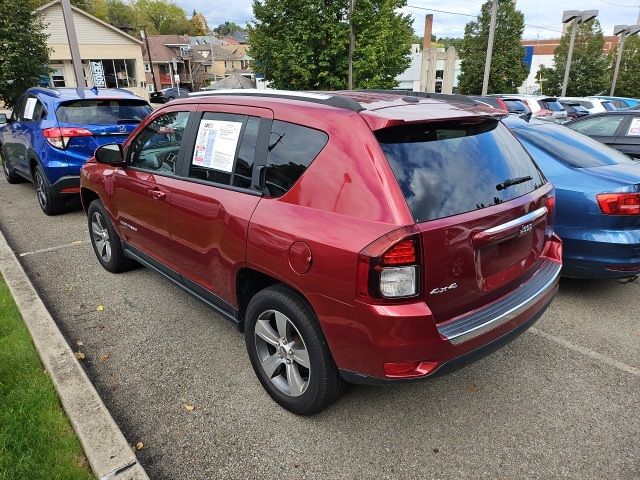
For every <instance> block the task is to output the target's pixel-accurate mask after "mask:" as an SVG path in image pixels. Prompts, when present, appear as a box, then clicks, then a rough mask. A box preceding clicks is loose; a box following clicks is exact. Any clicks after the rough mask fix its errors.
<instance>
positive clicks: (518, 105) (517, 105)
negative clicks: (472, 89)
mask: <svg viewBox="0 0 640 480" xmlns="http://www.w3.org/2000/svg"><path fill="white" fill-rule="evenodd" d="M470 98H472V99H473V100H475V101H477V102H481V103H484V104H485V105H488V106H490V107H493V108H497V109H499V110H506V111H507V112H509V113H516V114H518V115H526V114H528V113H531V110H530V109H529V107H527V106H526V105H525V104H524V103H522V102H521V101H520V100H518V99H515V98H501V97H491V96H484V97H483V96H481V95H472V96H470Z"/></svg>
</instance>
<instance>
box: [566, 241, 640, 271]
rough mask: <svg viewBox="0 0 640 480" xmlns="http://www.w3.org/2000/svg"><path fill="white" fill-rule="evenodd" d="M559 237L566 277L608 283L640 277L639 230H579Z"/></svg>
mask: <svg viewBox="0 0 640 480" xmlns="http://www.w3.org/2000/svg"><path fill="white" fill-rule="evenodd" d="M558 233H559V234H560V235H561V237H562V240H563V244H564V255H563V268H562V275H563V276H566V277H573V278H585V279H607V278H623V277H629V276H631V275H637V274H638V273H640V230H638V229H635V230H633V229H630V230H619V231H600V232H583V231H582V230H580V231H578V232H576V233H575V234H573V235H572V233H573V232H572V231H566V232H558ZM572 237H577V238H572ZM585 238H587V239H586V240H585Z"/></svg>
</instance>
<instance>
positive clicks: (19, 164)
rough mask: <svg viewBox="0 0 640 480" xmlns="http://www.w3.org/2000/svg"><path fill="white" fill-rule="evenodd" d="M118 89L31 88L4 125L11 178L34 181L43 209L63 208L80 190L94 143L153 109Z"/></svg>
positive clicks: (2, 152)
mask: <svg viewBox="0 0 640 480" xmlns="http://www.w3.org/2000/svg"><path fill="white" fill-rule="evenodd" d="M151 111H152V108H151V106H150V105H149V104H148V103H147V102H146V101H145V100H143V99H141V98H140V97H138V96H136V95H134V94H133V93H131V92H129V91H127V90H120V89H104V90H98V89H96V88H94V89H76V88H58V89H50V88H30V89H29V90H27V91H26V92H25V93H24V95H22V97H20V99H19V100H18V101H17V103H16V106H15V108H14V109H13V113H12V114H11V117H10V118H6V116H3V118H2V119H1V120H2V121H3V122H4V125H2V126H1V127H0V156H1V157H2V166H3V170H4V174H5V176H6V178H7V180H8V182H9V183H18V182H21V181H23V180H28V181H30V182H33V183H34V184H35V186H36V196H37V200H38V204H39V205H40V208H42V211H43V212H44V213H46V214H47V215H54V214H56V213H59V212H60V211H61V209H62V207H63V206H64V204H65V203H66V200H68V199H69V198H70V197H77V195H78V192H79V191H80V167H82V165H83V164H84V162H86V161H87V159H88V158H89V157H90V156H92V155H93V152H94V151H95V149H96V148H97V147H99V146H101V145H104V144H106V143H121V142H123V141H124V140H125V139H126V138H127V135H129V133H130V132H131V131H133V130H134V129H135V127H136V126H137V125H138V123H140V122H141V121H142V120H143V119H144V118H145V117H146V116H147V115H148V114H149V113H150V112H151Z"/></svg>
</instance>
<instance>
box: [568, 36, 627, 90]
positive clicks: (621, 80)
mask: <svg viewBox="0 0 640 480" xmlns="http://www.w3.org/2000/svg"><path fill="white" fill-rule="evenodd" d="M617 55H618V48H617V47H616V49H615V50H614V51H612V52H611V70H610V77H609V78H611V79H613V69H614V68H615V65H616V63H615V62H616V58H617ZM569 85H571V84H569ZM614 94H615V95H618V96H620V97H633V98H640V36H637V35H632V36H630V37H627V38H626V39H625V41H624V49H623V51H622V58H621V59H620V69H619V70H618V78H617V80H616V91H615V92H614Z"/></svg>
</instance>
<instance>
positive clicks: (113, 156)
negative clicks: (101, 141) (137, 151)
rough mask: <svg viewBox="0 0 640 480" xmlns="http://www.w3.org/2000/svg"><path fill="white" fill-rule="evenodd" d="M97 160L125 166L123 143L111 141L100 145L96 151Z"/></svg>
mask: <svg viewBox="0 0 640 480" xmlns="http://www.w3.org/2000/svg"><path fill="white" fill-rule="evenodd" d="M95 157H96V160H97V161H98V162H100V163H106V164H107V165H113V166H123V165H124V154H123V152H122V145H120V144H119V143H110V144H108V145H103V146H101V147H98V149H97V150H96V153H95Z"/></svg>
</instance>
